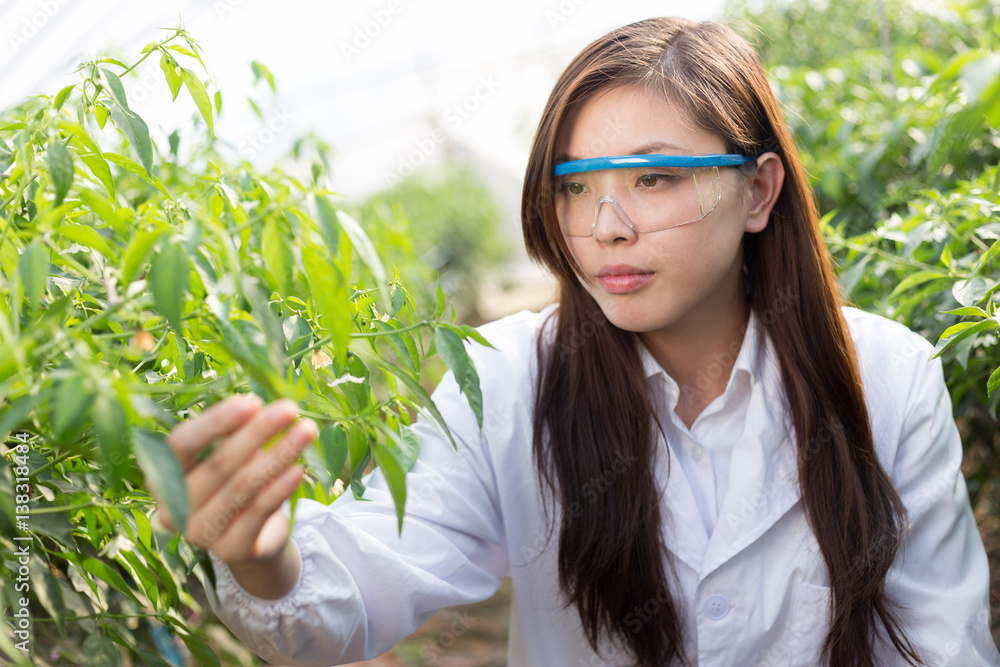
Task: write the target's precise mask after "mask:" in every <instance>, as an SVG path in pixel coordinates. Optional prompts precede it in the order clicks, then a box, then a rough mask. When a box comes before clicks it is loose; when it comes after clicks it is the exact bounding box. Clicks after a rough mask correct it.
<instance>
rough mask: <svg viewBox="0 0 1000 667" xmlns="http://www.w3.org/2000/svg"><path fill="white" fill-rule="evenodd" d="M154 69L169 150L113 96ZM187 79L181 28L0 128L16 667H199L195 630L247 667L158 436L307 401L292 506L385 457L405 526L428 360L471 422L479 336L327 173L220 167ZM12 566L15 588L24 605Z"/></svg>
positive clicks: (201, 90) (356, 482) (4, 545)
mask: <svg viewBox="0 0 1000 667" xmlns="http://www.w3.org/2000/svg"><path fill="white" fill-rule="evenodd" d="M153 56H156V57H158V58H159V59H160V64H161V69H162V72H163V75H164V79H165V81H166V83H167V85H168V88H169V91H170V94H171V97H172V98H173V99H176V97H177V96H178V94H179V93H180V92H181V90H182V89H184V90H186V91H187V94H188V95H190V96H191V98H192V100H193V101H194V103H195V106H196V107H197V110H198V112H199V115H200V118H201V120H200V121H199V122H197V123H196V124H195V125H194V126H193V130H192V131H191V132H174V133H172V134H171V135H170V136H169V138H168V139H167V142H166V143H167V149H166V150H164V147H161V146H158V145H157V144H156V143H155V142H154V141H153V138H151V133H150V131H149V128H148V127H147V126H146V123H145V122H144V121H143V120H142V119H141V118H140V117H139V116H138V115H137V114H136V113H135V112H134V111H133V110H131V109H130V108H129V104H128V100H127V99H126V95H125V92H124V87H123V85H122V83H121V78H122V77H124V76H125V75H127V74H128V73H129V72H131V71H132V70H134V69H135V67H136V66H137V65H138V64H139V63H140V62H142V61H143V60H145V59H147V58H149V57H153ZM200 67H202V63H201V56H200V50H199V47H198V44H197V43H196V42H195V41H194V40H193V39H191V37H190V36H189V35H188V34H187V33H186V32H185V30H184V29H183V28H178V29H177V30H176V31H174V32H173V33H172V34H170V35H169V36H168V37H167V38H165V39H163V40H161V41H158V42H154V43H150V44H148V45H147V46H146V47H145V48H144V49H143V50H142V54H141V57H140V58H139V59H138V61H137V62H135V63H133V64H132V65H130V66H128V65H126V64H125V63H122V62H121V61H118V60H115V59H112V58H99V59H96V60H92V61H89V62H86V63H84V64H82V65H81V66H80V68H79V72H80V74H81V81H80V83H78V84H76V85H73V86H67V87H66V88H64V89H62V90H61V91H59V92H58V93H57V94H56V95H54V96H38V97H34V98H32V99H30V100H28V101H26V102H25V103H24V104H22V105H21V106H19V107H18V108H16V109H13V110H11V111H8V112H4V113H3V114H0V172H2V176H0V225H2V229H0V435H2V437H3V440H4V442H5V444H4V449H3V451H4V454H5V460H6V461H7V465H5V466H4V468H3V470H2V471H0V527H2V537H0V549H2V553H3V566H2V570H0V574H2V576H3V578H4V579H5V585H4V586H3V594H2V595H0V599H2V604H3V612H4V616H5V619H6V622H7V623H8V625H14V626H15V627H16V625H17V623H18V620H17V614H18V612H19V610H21V609H22V608H23V607H24V605H22V604H21V598H22V596H28V597H27V598H26V599H29V600H30V605H29V607H28V608H27V609H28V611H29V612H30V615H31V616H32V619H33V623H34V635H33V639H32V641H34V642H35V644H34V646H33V649H34V650H33V651H32V654H31V656H30V657H29V656H26V655H25V653H24V652H23V651H21V650H19V649H18V648H17V647H16V646H15V645H14V644H15V642H12V640H11V635H10V634H9V633H7V632H5V633H3V634H2V635H0V654H3V655H4V656H5V658H6V659H9V660H12V661H14V662H15V663H17V664H31V663H34V664H47V663H48V661H49V660H54V661H55V662H57V663H58V664H87V665H94V664H120V661H121V659H122V656H123V655H124V656H127V659H129V660H131V662H132V663H141V664H149V665H165V664H168V663H167V662H166V661H165V659H164V658H165V657H167V656H168V654H169V653H170V650H171V644H170V642H169V641H168V640H164V638H163V635H164V632H163V630H164V628H168V629H169V631H170V632H171V633H172V634H173V635H175V636H177V637H179V638H180V639H181V640H182V641H183V643H184V644H185V645H186V646H187V649H188V650H189V651H190V653H191V654H192V655H193V656H194V658H195V659H196V661H197V662H198V664H202V665H211V664H219V658H218V656H217V655H216V654H215V652H213V649H212V648H210V647H209V644H208V642H206V639H205V638H206V637H214V639H213V642H212V643H213V644H214V645H216V647H217V648H218V650H220V651H222V652H223V657H224V659H225V660H226V661H227V662H242V663H247V662H248V661H251V658H250V657H249V654H248V653H247V652H246V651H245V650H242V649H241V648H240V647H239V646H238V645H237V646H233V642H228V643H227V642H226V641H225V639H224V638H225V634H224V633H221V632H220V628H219V627H218V626H217V625H216V626H215V627H213V625H212V624H211V623H203V621H204V619H205V617H206V615H205V609H204V605H203V604H201V603H199V600H198V598H197V597H196V595H197V588H198V585H197V583H198V582H200V584H201V585H205V584H206V583H207V580H208V577H210V574H211V568H210V566H206V562H205V560H204V559H203V558H200V557H199V554H198V553H196V552H195V551H193V550H192V549H191V548H189V547H188V546H187V545H186V544H185V543H183V541H181V540H179V538H178V537H176V536H172V535H170V534H166V533H164V532H162V531H159V530H157V529H156V528H155V523H154V522H151V521H150V518H149V515H150V512H151V510H152V507H153V502H152V499H151V496H150V494H149V490H150V488H152V489H155V490H156V491H157V493H158V495H159V496H160V497H161V498H164V499H165V502H166V503H167V505H168V507H169V508H170V512H171V515H172V516H173V517H174V518H175V519H176V520H177V522H178V523H179V524H180V525H183V523H184V519H185V517H186V512H187V508H186V500H185V499H186V493H185V490H184V483H183V471H182V470H181V469H180V467H179V464H178V462H177V460H176V459H175V458H174V456H173V454H172V452H171V451H170V448H169V446H168V445H167V444H166V441H165V438H164V433H165V432H166V431H167V430H168V429H170V428H171V427H172V426H173V425H175V424H176V423H177V421H178V420H179V419H184V418H186V417H188V416H190V415H192V414H193V413H195V412H197V411H198V410H199V409H201V408H202V407H204V406H206V405H208V404H210V403H212V402H214V401H215V400H217V399H219V398H221V397H224V396H227V395H229V394H232V393H234V392H239V391H247V390H249V391H253V392H256V393H257V394H259V395H260V396H262V397H263V398H265V399H267V400H272V399H275V398H278V397H288V398H292V399H294V400H296V401H297V402H298V403H299V404H300V405H301V406H302V409H301V413H302V414H303V415H308V416H310V417H312V418H314V419H315V420H316V421H317V422H318V423H319V425H320V427H321V433H320V437H319V439H318V442H317V443H316V445H315V446H314V447H312V448H310V449H309V450H307V452H306V456H305V459H306V464H307V470H308V474H307V478H306V481H305V482H304V483H303V485H302V487H300V489H299V490H298V491H297V492H296V496H295V497H296V498H298V497H310V498H314V499H317V500H319V501H321V502H329V501H331V500H332V499H333V497H334V496H335V495H336V493H338V491H339V489H340V488H343V487H341V486H340V485H336V484H335V483H334V482H335V480H337V479H338V478H340V479H342V480H344V481H345V482H346V483H347V485H349V486H350V488H351V489H352V491H353V492H354V493H356V494H362V493H364V482H363V477H362V475H363V474H364V473H365V472H366V470H369V469H370V467H371V464H372V463H374V464H375V465H378V466H379V467H381V469H382V471H383V472H384V474H385V476H386V479H387V480H388V483H389V486H390V489H391V491H392V495H393V498H394V500H395V503H396V508H397V511H398V514H399V520H400V526H402V520H403V509H404V503H405V497H406V486H405V472H406V470H407V469H408V468H409V466H410V465H411V464H412V462H413V459H414V457H415V456H416V454H417V449H418V446H419V442H418V439H417V437H416V435H415V434H414V432H413V431H411V430H410V428H409V424H410V422H411V419H412V418H413V417H414V416H415V415H416V414H417V413H418V412H420V413H423V414H425V415H427V416H428V417H429V418H430V419H431V420H432V421H433V422H435V423H436V424H437V425H438V426H439V427H440V428H441V429H442V430H443V431H444V432H445V433H448V434H449V435H448V437H451V436H450V432H449V431H448V429H447V426H446V425H445V424H444V423H443V420H442V418H441V415H440V413H438V411H437V410H436V408H435V406H434V404H433V402H432V401H431V398H430V396H429V394H428V393H427V391H426V389H425V388H424V387H423V385H422V384H421V379H422V378H421V373H422V371H423V370H424V369H425V366H424V360H425V359H426V358H427V357H428V356H429V355H430V354H433V353H434V351H435V350H436V351H437V352H439V353H440V355H441V357H442V358H443V359H444V361H445V362H446V363H447V364H448V365H449V366H450V367H451V368H452V369H454V370H455V372H456V376H457V378H458V380H459V382H460V385H461V387H462V389H463V391H464V392H465V394H466V396H467V398H468V400H469V404H470V406H471V407H472V409H473V410H474V412H475V413H476V415H477V417H479V419H480V420H481V419H482V406H481V401H482V399H481V395H480V392H479V386H478V378H477V376H476V374H475V369H474V367H473V366H472V364H471V361H470V359H469V357H468V355H467V353H466V351H465V348H464V344H463V343H464V341H465V340H467V339H469V338H474V339H476V340H477V341H479V342H480V343H484V344H486V342H485V341H484V340H482V338H481V337H480V336H479V335H478V334H477V333H475V332H474V331H473V330H471V329H470V328H468V327H465V326H458V325H456V324H453V323H452V321H453V309H452V314H451V316H449V309H448V307H447V304H446V303H445V297H444V294H443V293H442V292H441V291H440V290H438V292H437V297H436V303H435V306H436V307H435V310H434V312H433V314H432V315H428V316H421V315H420V314H419V312H418V309H417V308H416V307H415V304H414V301H413V299H412V298H411V296H410V294H409V293H408V292H407V290H406V289H405V288H404V287H403V285H402V284H401V283H400V281H399V280H398V277H389V276H387V275H386V274H385V270H384V268H383V264H382V262H381V259H380V257H379V255H378V253H377V252H376V250H375V246H374V245H373V244H372V242H371V241H370V240H369V238H368V237H367V236H366V234H365V232H364V231H363V229H362V226H361V225H360V224H359V223H358V222H357V221H355V220H354V218H352V217H351V216H349V215H347V214H346V213H344V212H343V211H342V210H338V208H337V206H336V205H335V204H334V203H333V202H332V201H331V198H330V193H329V192H328V191H327V190H326V188H325V187H323V186H322V185H321V181H322V179H321V178H320V176H321V175H322V174H319V173H316V172H314V173H313V179H312V181H311V182H310V183H308V184H304V183H303V182H301V181H299V180H298V179H296V178H295V177H293V176H292V175H289V174H287V173H284V172H282V171H280V170H277V169H274V170H271V171H266V172H261V171H258V170H256V169H254V168H253V167H252V166H251V165H250V164H249V163H246V162H242V163H238V164H230V163H227V162H226V161H225V159H223V158H222V157H221V156H220V155H219V154H218V153H217V152H216V151H215V148H214V122H215V114H216V113H217V112H218V110H219V109H220V108H221V104H222V96H221V94H220V93H219V92H215V93H214V95H210V94H209V92H208V89H206V86H205V84H204V83H203V82H202V80H201V78H200V77H199V76H198V75H197V74H196V73H195V72H196V70H198V69H199V68H200ZM254 71H255V73H256V74H257V75H258V77H260V76H265V78H267V79H268V81H269V82H271V81H272V79H271V77H270V74H269V72H267V70H266V68H264V67H263V66H262V65H260V64H259V63H254ZM262 72H263V73H264V74H261V73H262ZM271 87H272V89H273V84H272V85H271ZM213 106H214V108H213ZM108 121H110V123H109V122H108ZM113 130H117V132H115V131H113ZM120 140H124V141H120ZM118 143H120V144H121V145H122V147H123V148H122V149H118V148H109V145H111V144H118ZM180 149H183V150H180ZM179 153H181V154H184V155H187V156H189V157H186V158H185V159H184V160H183V161H181V160H180V159H179V158H178V154H179ZM356 260H357V261H356ZM22 500H23V501H24V502H22ZM24 549H27V551H26V552H24V551H22V550H24ZM21 553H25V555H24V559H25V561H27V562H26V567H27V568H28V571H29V574H28V575H27V576H26V584H27V586H28V589H27V590H24V591H22V590H17V591H16V590H15V588H16V586H14V585H7V584H13V583H15V582H16V581H17V579H18V574H19V567H20V565H19V562H18V558H19V557H20V555H19V554H21ZM29 593H30V595H29ZM46 628H51V631H49V630H46ZM14 637H15V640H16V639H18V637H17V636H16V635H14ZM165 641H166V643H164V642H165ZM43 649H44V650H43Z"/></svg>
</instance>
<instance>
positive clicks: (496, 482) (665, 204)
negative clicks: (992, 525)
mask: <svg viewBox="0 0 1000 667" xmlns="http://www.w3.org/2000/svg"><path fill="white" fill-rule="evenodd" d="M522 220H523V226H524V237H525V242H526V243H527V247H528V249H529V251H530V253H531V254H532V256H533V257H534V258H535V259H537V260H538V261H540V262H542V263H544V264H545V265H546V266H547V267H548V268H549V269H551V270H552V272H553V273H554V274H555V275H556V276H557V278H558V280H559V285H560V297H559V302H558V304H556V305H554V306H551V307H549V308H548V309H546V310H545V311H543V312H542V313H540V314H534V313H521V314H518V315H514V316H511V317H508V318H505V319H503V320H500V321H498V322H495V323H493V324H491V325H488V326H486V327H483V329H482V332H483V334H484V335H485V336H486V337H487V338H488V339H489V340H490V341H491V342H492V343H493V344H494V346H495V347H496V349H493V350H491V349H485V348H481V347H477V348H476V349H475V350H474V355H475V360H476V364H477V366H478V369H479V375H480V377H481V379H482V386H483V395H484V405H485V410H486V417H485V424H484V427H483V429H482V430H480V429H479V428H478V427H477V425H476V420H475V418H474V416H473V415H472V413H471V411H470V410H469V408H468V406H467V404H466V403H465V401H464V399H463V398H462V397H461V396H460V394H459V390H458V387H457V385H456V383H455V381H454V379H453V378H452V377H451V376H450V375H448V376H446V377H445V379H444V380H443V381H442V382H441V384H440V386H439V387H438V389H437V391H436V393H435V395H434V398H435V401H436V403H437V405H438V406H439V408H440V410H441V412H442V413H443V414H444V416H445V419H446V420H447V422H448V424H449V425H450V426H451V428H452V429H453V432H454V434H455V436H456V440H457V441H458V442H459V450H458V452H457V453H456V452H455V451H454V450H452V448H451V446H450V445H449V444H448V441H447V439H446V438H445V437H443V436H442V434H441V433H439V432H437V431H436V430H435V429H434V428H432V427H431V426H429V425H427V424H421V425H419V426H417V430H418V432H419V434H420V436H421V438H422V443H421V455H420V459H419V460H418V461H417V463H416V464H415V465H414V467H413V469H412V472H411V473H410V477H409V478H408V489H409V490H410V493H409V495H410V499H409V502H408V507H407V516H406V521H405V524H404V528H403V531H402V535H401V536H400V535H398V534H397V530H396V519H395V511H394V508H393V503H392V500H391V498H390V496H389V493H388V491H387V490H386V487H385V484H384V483H383V482H382V480H381V477H380V475H379V474H378V473H376V474H375V475H374V477H373V478H372V480H371V483H370V485H369V491H368V494H367V498H368V501H367V502H356V501H354V500H353V498H351V497H350V496H351V494H346V496H344V497H342V498H341V499H339V500H338V501H337V502H335V503H334V505H333V506H332V507H331V508H328V507H325V506H323V505H320V504H318V503H313V502H309V501H301V502H300V503H299V506H298V510H297V516H296V522H295V526H294V529H293V530H292V531H291V536H290V537H289V536H288V519H287V517H286V515H285V513H284V512H283V511H282V509H281V504H282V502H283V501H284V500H285V499H286V498H287V497H288V495H289V494H290V493H291V492H292V490H293V489H294V488H295V486H296V485H297V484H298V482H299V480H300V477H301V474H302V470H301V468H299V467H298V466H295V465H293V461H294V459H295V458H296V457H297V456H298V454H299V453H300V452H301V451H302V449H303V448H304V447H305V446H307V444H308V443H309V442H310V441H311V440H312V439H313V438H314V437H315V436H316V427H315V425H314V424H313V423H312V422H309V421H308V420H301V421H299V422H297V423H294V425H293V422H294V421H295V406H294V405H293V404H291V403H289V402H286V401H282V402H276V403H274V404H271V405H269V406H266V407H264V406H262V405H261V404H260V401H258V400H256V399H255V398H253V397H234V398H231V399H228V400H226V401H224V402H222V403H220V404H218V405H217V406H213V407H212V408H210V409H208V410H206V411H205V412H204V413H203V414H202V415H201V416H199V417H197V418H194V419H192V420H190V421H188V422H186V423H184V424H181V425H180V426H178V427H177V428H176V429H175V430H174V432H173V433H172V434H171V439H170V440H171V443H172V445H173V447H174V448H175V450H176V451H177V454H178V456H179V458H180V459H181V460H182V462H183V463H184V464H185V466H187V468H188V471H189V472H188V474H187V482H188V491H189V494H190V501H191V508H192V511H191V517H190V520H189V522H188V526H187V529H186V537H187V539H188V540H189V541H190V542H192V543H193V544H195V545H198V546H201V547H204V548H207V549H209V550H210V552H211V554H212V558H213V562H214V564H215V568H216V573H217V580H218V581H217V583H218V586H217V590H216V592H215V593H216V595H217V599H216V600H214V601H213V605H214V606H215V608H216V610H217V611H218V613H219V615H220V616H221V618H222V619H223V620H224V621H225V622H226V623H227V625H229V627H230V628H232V630H233V632H234V633H236V635H237V636H238V637H240V639H241V640H242V641H244V642H245V643H246V644H247V645H248V646H249V647H250V648H251V649H253V650H254V651H256V652H257V653H258V654H260V655H261V656H262V657H263V658H265V659H268V660H270V661H274V662H280V663H281V664H294V665H329V664H339V663H343V662H350V661H354V660H359V659H362V658H367V657H371V656H374V655H377V654H378V653H381V652H382V651H385V650H387V649H388V648H390V647H391V646H393V645H394V644H395V643H396V642H397V641H399V640H400V639H402V638H403V637H405V636H406V635H407V634H408V633H410V632H411V631H413V630H414V629H415V628H416V627H418V626H419V625H420V624H421V623H422V622H423V621H424V620H425V619H427V618H428V617H429V616H430V615H431V614H433V613H434V612H435V611H436V610H438V609H440V608H442V607H444V606H448V605H461V604H467V603H471V602H474V601H476V600H481V599H484V598H486V597H488V596H489V595H491V594H492V593H493V591H494V590H495V589H496V587H497V586H498V584H499V583H500V581H501V580H502V579H503V578H504V577H506V576H510V577H511V578H512V580H513V603H512V606H513V609H512V612H511V624H510V646H509V661H510V664H511V665H533V666H534V665H537V666H550V665H560V666H572V667H577V666H590V665H642V666H644V667H646V666H648V667H652V666H662V665H818V664H826V665H835V666H841V665H875V664H881V665H897V664H911V665H918V664H924V665H956V666H957V665H961V666H962V667H969V666H974V665H987V664H990V665H994V664H998V663H1000V655H998V654H997V650H996V647H995V646H994V644H993V642H992V640H991V638H990V631H989V622H990V618H989V614H990V612H989V600H988V586H989V576H988V569H987V561H986V555H985V552H984V549H983V545H982V542H981V539H980V536H979V534H978V532H977V528H976V523H975V521H974V519H973V516H972V512H971V509H970V506H969V501H968V497H967V494H966V488H965V483H964V480H963V478H962V475H961V471H960V469H959V464H960V462H961V455H962V451H961V443H960V441H959V436H958V433H957V430H956V428H955V424H954V422H953V420H952V414H951V403H950V400H949V398H948V393H947V389H946V388H945V385H944V381H943V375H942V371H941V364H940V362H939V361H929V357H930V355H931V347H930V345H928V344H927V343H926V342H925V341H923V340H922V339H921V338H919V337H918V336H916V335H915V334H913V333H911V332H909V331H908V330H906V329H905V328H904V327H902V326H901V325H899V324H895V323H893V322H890V321H888V320H885V319H882V318H880V317H876V316H874V315H869V314H865V313H862V312H859V311H857V310H853V309H850V308H845V307H843V306H842V304H841V300H840V298H839V297H838V295H837V289H836V284H835V281H834V277H833V274H832V272H831V268H830V260H829V257H828V256H827V254H826V251H825V248H824V245H823V241H822V239H821V237H820V234H819V231H818V226H817V216H816V211H815V209H814V206H813V203H812V198H811V194H810V190H809V187H808V184H807V182H806V178H805V176H804V173H803V170H802V167H801V165H800V163H799V160H798V158H797V156H796V153H795V149H794V146H793V143H792V140H791V138H790V137H789V135H788V133H787V131H786V129H785V126H784V124H783V122H782V118H781V115H780V112H779V109H778V105H777V103H776V102H775V99H774V97H773V95H772V93H771V90H770V87H769V85H768V81H767V78H766V76H765V74H764V72H763V70H762V68H761V65H760V63H759V62H758V60H757V58H756V56H755V54H754V53H753V51H752V49H751V48H750V47H749V46H748V45H747V44H746V42H744V41H743V40H742V39H741V38H739V37H738V36H736V35H735V33H733V32H732V31H731V30H729V29H728V28H726V27H723V26H720V25H717V24H713V23H700V24H695V23H691V22H689V21H685V20H680V19H666V18H665V19H653V20H648V21H642V22H639V23H635V24H632V25H629V26H626V27H624V28H622V29H620V30H616V31H614V32H612V33H610V34H608V35H607V36H605V37H603V38H601V39H599V40H597V41H596V42H594V43H593V44H591V45H590V46H588V47H587V48H586V49H585V50H584V51H583V52H582V53H581V54H580V55H579V56H577V58H576V59H575V60H574V61H573V62H572V63H571V64H570V65H569V67H568V68H567V69H566V71H565V72H564V73H563V75H562V77H561V78H560V79H559V81H558V82H557V83H556V86H555V89H554V91H553V92H552V95H551V97H550V99H549V102H548V105H547V107H546V109H545V113H544V115H543V117H542V120H541V124H540V126H539V129H538V133H537V136H536V138H535V142H534V146H533V148H532V151H531V156H530V159H529V163H528V169H527V173H526V177H525V183H524V196H523V202H522ZM286 427H288V428H287V431H285V434H284V436H283V440H282V441H281V445H280V446H279V447H276V448H273V449H271V450H269V451H268V452H267V453H262V452H260V451H259V450H260V447H261V445H262V444H263V443H264V442H266V441H268V440H269V439H270V438H272V437H273V436H274V435H276V434H278V433H280V432H282V430H283V429H286ZM213 442H216V443H217V444H216V447H215V449H214V450H213V452H212V454H211V455H210V456H208V457H207V458H206V459H205V460H204V461H203V462H201V463H198V464H195V460H196V456H197V453H198V452H199V451H200V450H202V449H203V448H205V447H207V446H208V445H209V444H210V443H213ZM470 622H473V623H474V621H470Z"/></svg>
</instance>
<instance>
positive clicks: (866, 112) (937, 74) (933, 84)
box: [728, 0, 1000, 234]
mask: <svg viewBox="0 0 1000 667" xmlns="http://www.w3.org/2000/svg"><path fill="white" fill-rule="evenodd" d="M728 13H729V14H730V15H731V16H732V17H733V18H734V20H735V21H736V22H737V25H741V22H744V21H745V22H746V23H745V24H743V25H746V24H749V25H752V26H754V27H746V28H745V29H744V33H745V34H746V36H747V37H749V38H750V39H751V40H752V41H753V42H755V43H757V44H758V48H759V50H760V51H761V52H762V54H763V58H764V62H765V63H766V65H767V68H768V71H769V73H770V76H771V79H772V85H773V86H774V88H775V92H776V94H777V96H778V99H779V100H780V101H781V103H782V105H783V106H784V107H785V108H786V116H787V118H788V122H789V127H790V129H791V131H792V132H793V134H794V135H795V137H796V139H797V141H798V144H799V146H800V147H801V148H802V149H803V150H802V159H803V162H804V164H805V166H806V169H807V171H808V172H809V173H810V174H811V176H812V179H813V185H814V188H815V193H816V198H817V201H818V203H819V206H820V208H821V210H823V211H833V212H834V218H833V219H832V222H833V224H834V225H837V226H839V225H840V224H842V223H845V224H846V227H845V230H846V232H847V233H849V234H857V233H861V232H863V231H865V230H867V229H870V228H872V227H873V226H874V225H876V224H878V222H879V221H881V220H883V219H885V218H886V217H888V216H889V215H891V214H893V213H902V212H905V210H906V207H907V204H908V200H909V197H910V195H911V194H912V193H913V192H914V191H916V190H921V189H925V188H937V189H939V190H942V191H947V190H949V189H950V188H952V187H954V185H955V183H957V182H958V181H960V180H963V179H964V180H968V179H973V178H975V177H976V175H977V174H978V173H979V172H981V171H982V170H983V169H985V168H988V167H989V166H990V165H993V164H996V163H997V162H998V161H1000V137H998V135H997V132H996V129H995V128H996V127H998V125H1000V85H998V84H997V73H998V72H1000V56H998V54H997V50H998V39H1000V31H998V30H1000V14H998V6H997V5H996V3H993V2H988V1H986V0H961V1H959V2H953V3H947V4H941V5H939V6H937V7H932V6H928V5H926V4H925V5H922V6H920V7H915V6H914V5H913V3H909V2H904V1H902V0H879V1H878V2H869V1H866V0H845V1H843V2H807V1H798V2H764V3H756V4H751V5H746V4H744V3H731V4H730V6H729V12H728Z"/></svg>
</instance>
